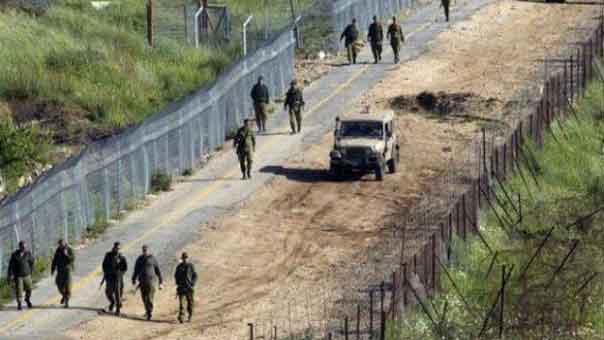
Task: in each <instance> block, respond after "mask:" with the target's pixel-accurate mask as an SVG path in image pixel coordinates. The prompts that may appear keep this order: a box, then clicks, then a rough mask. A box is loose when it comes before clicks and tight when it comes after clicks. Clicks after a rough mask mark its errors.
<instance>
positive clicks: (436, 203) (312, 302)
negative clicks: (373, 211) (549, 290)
mask: <svg viewBox="0 0 604 340" xmlns="http://www.w3.org/2000/svg"><path fill="white" fill-rule="evenodd" d="M596 58H604V18H600V19H599V21H598V26H597V28H596V29H595V30H594V32H593V33H592V34H591V35H590V37H589V38H588V39H587V40H586V41H585V42H583V43H580V44H579V48H578V49H576V54H575V53H572V55H570V56H567V57H566V58H563V59H554V60H547V61H546V63H548V66H547V67H546V73H545V79H544V82H543V89H542V97H541V98H539V99H538V100H537V101H535V102H531V103H532V107H531V110H532V112H530V113H529V114H528V115H524V116H518V117H515V118H513V121H512V122H511V124H512V125H511V126H510V127H508V128H502V129H493V130H487V129H482V131H481V133H480V134H479V135H477V136H475V138H473V140H472V141H471V142H470V143H468V145H467V147H466V149H464V150H462V151H460V152H457V153H456V154H455V155H454V157H453V158H452V159H451V160H450V162H449V166H447V171H446V172H445V173H444V174H443V175H442V176H440V177H439V178H438V179H437V181H438V185H437V187H439V188H442V189H443V190H442V191H441V192H438V193H437V195H436V196H434V195H432V194H431V195H427V196H425V197H424V198H423V199H421V200H420V201H419V202H418V203H417V204H416V205H415V206H414V207H413V212H412V213H407V212H402V213H401V215H400V216H399V217H398V218H396V219H395V220H394V222H393V225H392V226H384V229H385V230H389V231H390V233H391V236H389V237H384V238H383V239H382V241H381V243H380V244H378V245H373V246H372V247H369V248H367V249H366V250H365V251H364V255H363V256H365V257H366V259H365V260H361V261H358V262H359V263H362V264H364V268H360V267H359V266H356V267H355V266H352V268H343V269H342V272H343V273H346V275H347V276H346V277H345V278H343V277H341V276H340V277H338V276H337V275H336V274H333V273H332V275H333V276H334V277H332V278H329V277H324V278H322V280H321V282H318V283H317V284H315V285H313V286H310V287H308V288H307V289H306V290H303V291H296V292H291V293H290V294H288V295H285V296H279V297H278V298H275V299H274V301H273V302H272V303H271V309H270V312H268V313H267V314H266V315H263V316H259V317H258V318H257V319H255V320H254V322H253V323H248V325H247V327H248V328H247V330H249V332H248V334H247V335H246V338H247V339H250V340H253V339H275V340H276V339H284V338H288V339H346V340H348V339H380V340H383V339H386V337H387V332H388V331H389V330H390V329H391V328H390V327H388V326H390V325H392V323H396V322H398V321H400V320H401V319H402V318H404V316H405V311H406V310H408V309H409V308H415V306H419V309H420V310H421V311H422V312H423V313H425V315H427V316H428V318H432V317H434V315H435V313H434V311H436V308H435V306H433V305H432V302H431V300H430V296H432V295H434V294H435V293H436V292H437V291H438V290H439V288H440V287H441V286H442V282H443V280H452V277H451V276H450V275H449V274H448V273H447V271H446V266H447V264H448V263H451V262H454V261H455V259H454V254H453V252H452V248H453V242H454V240H455V239H458V240H460V241H461V242H463V241H465V240H468V239H470V238H473V239H478V240H480V241H481V242H482V243H483V245H484V246H485V247H486V248H489V249H490V245H489V244H488V243H487V241H486V240H485V239H484V237H483V236H482V234H481V232H480V226H479V212H480V210H481V209H484V208H487V209H491V211H494V212H495V213H497V212H499V213H500V214H505V211H504V210H505V209H506V208H505V207H508V208H509V207H510V206H517V207H518V208H520V207H519V206H518V205H521V202H519V201H516V198H515V197H511V196H510V197H505V196H504V195H503V194H496V191H495V190H496V189H498V188H500V187H501V186H502V185H503V183H502V182H503V181H504V180H505V179H506V178H507V177H508V176H510V175H511V174H513V173H521V172H522V171H523V170H520V167H522V166H525V167H526V169H525V170H524V171H526V172H528V173H525V174H524V175H523V176H526V177H528V178H527V180H532V179H531V176H535V174H533V173H531V171H532V170H531V169H532V168H531V165H530V160H528V159H527V157H528V156H527V155H526V152H527V151H526V150H525V148H526V145H527V143H532V144H534V145H537V146H542V145H543V138H544V134H545V133H546V131H547V129H548V128H549V125H550V124H552V123H554V121H556V120H558V119H564V117H565V116H568V115H569V114H568V110H571V109H572V108H571V105H573V103H575V102H577V101H578V100H579V99H580V98H581V97H582V96H583V95H584V94H585V91H586V88H587V84H588V82H589V81H590V80H591V79H593V78H594V77H595V75H596V68H595V66H594V65H595V60H596ZM552 62H554V63H556V64H557V66H556V67H552V65H551V63H552ZM526 95H528V93H527V94H526ZM527 100H528V99H527ZM527 162H528V163H527ZM502 200H507V201H506V202H502ZM519 214H522V213H519ZM521 216H522V215H517V216H514V214H512V216H500V219H501V227H502V228H506V226H507V225H508V224H509V223H512V224H514V223H517V222H518V221H517V220H514V219H521V218H522V217H521ZM389 235H390V234H389ZM542 242H546V239H544V240H542ZM490 250H492V249H490ZM571 253H572V250H571ZM491 255H492V256H493V258H492V259H491V260H492V261H495V260H496V259H495V257H496V253H494V254H493V253H492V252H491ZM567 256H568V255H567ZM561 260H562V259H561ZM564 261H565V260H564ZM564 261H563V264H564ZM510 273H511V271H510V269H509V268H508V270H507V271H506V270H505V269H504V270H503V282H504V283H503V284H505V281H506V278H507V280H509V279H510V278H511V275H510ZM582 279H583V277H582ZM590 279H593V276H591V277H590ZM330 282H331V284H330ZM453 284H455V283H454V282H453ZM497 289H498V290H499V291H500V294H496V293H497V292H495V293H494V296H495V295H496V296H497V299H496V301H495V304H494V305H493V310H494V308H495V307H496V306H499V305H498V303H500V302H499V301H503V300H502V299H503V298H502V296H504V295H505V289H504V288H501V289H500V288H497ZM500 299H501V300H500ZM493 310H488V311H486V314H485V315H477V317H480V318H484V320H483V319H480V320H479V321H480V323H481V325H482V326H483V327H482V329H476V330H475V331H476V332H475V333H476V334H475V335H477V336H479V337H482V336H497V334H502V333H501V332H503V331H504V330H505V329H506V328H509V327H510V326H509V325H508V326H506V325H505V323H506V320H505V315H506V314H501V315H498V314H497V313H499V312H493ZM497 310H499V309H497ZM501 311H502V313H504V312H503V308H502V309H501ZM507 313H509V312H507ZM432 321H433V322H434V320H432ZM489 321H490V322H489ZM430 327H433V329H435V330H438V329H439V328H438V325H437V324H436V323H434V324H433V325H432V326H430Z"/></svg>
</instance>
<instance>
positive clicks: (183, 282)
mask: <svg viewBox="0 0 604 340" xmlns="http://www.w3.org/2000/svg"><path fill="white" fill-rule="evenodd" d="M188 258H189V256H188V255H187V253H182V256H181V259H182V262H181V263H180V264H179V265H178V266H177V267H176V272H174V281H176V295H178V304H179V309H178V321H179V322H180V323H182V321H183V320H182V318H183V316H184V311H183V309H184V302H185V299H186V301H187V312H188V314H189V317H188V318H187V321H188V322H191V317H192V316H193V308H194V306H195V303H194V301H193V296H194V293H195V292H194V289H195V283H196V282H197V273H196V272H195V266H193V264H192V263H189V262H188V260H187V259H188Z"/></svg>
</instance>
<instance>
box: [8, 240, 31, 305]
mask: <svg viewBox="0 0 604 340" xmlns="http://www.w3.org/2000/svg"><path fill="white" fill-rule="evenodd" d="M33 269H34V257H33V256H32V255H31V253H30V252H29V250H27V244H26V243H25V241H20V242H19V249H17V250H15V252H14V253H13V254H12V255H11V257H10V261H9V262H8V276H7V279H8V281H9V282H10V281H13V282H14V284H15V295H16V297H17V309H18V310H21V298H22V295H23V291H25V303H27V308H31V307H32V304H31V289H32V283H31V274H32V273H33Z"/></svg>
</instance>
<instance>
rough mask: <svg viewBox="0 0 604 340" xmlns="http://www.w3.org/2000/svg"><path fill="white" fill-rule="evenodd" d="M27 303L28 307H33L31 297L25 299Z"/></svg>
mask: <svg viewBox="0 0 604 340" xmlns="http://www.w3.org/2000/svg"><path fill="white" fill-rule="evenodd" d="M25 303H26V304H27V308H32V307H33V305H32V304H31V300H29V298H28V299H25Z"/></svg>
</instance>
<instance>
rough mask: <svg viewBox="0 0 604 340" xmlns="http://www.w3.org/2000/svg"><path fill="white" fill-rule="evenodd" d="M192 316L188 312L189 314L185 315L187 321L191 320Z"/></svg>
mask: <svg viewBox="0 0 604 340" xmlns="http://www.w3.org/2000/svg"><path fill="white" fill-rule="evenodd" d="M192 317H193V315H191V314H189V316H188V317H187V322H191V318H192Z"/></svg>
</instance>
